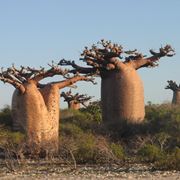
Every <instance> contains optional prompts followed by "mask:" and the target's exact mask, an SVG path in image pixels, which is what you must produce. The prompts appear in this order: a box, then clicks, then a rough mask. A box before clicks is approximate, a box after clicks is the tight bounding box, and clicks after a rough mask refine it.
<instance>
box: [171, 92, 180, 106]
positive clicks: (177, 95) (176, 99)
mask: <svg viewBox="0 0 180 180" xmlns="http://www.w3.org/2000/svg"><path fill="white" fill-rule="evenodd" d="M172 104H173V105H180V91H178V90H177V91H173V99H172Z"/></svg>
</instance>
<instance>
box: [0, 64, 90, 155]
mask: <svg viewBox="0 0 180 180" xmlns="http://www.w3.org/2000/svg"><path fill="white" fill-rule="evenodd" d="M49 66H50V68H49V69H47V70H45V68H40V69H35V68H30V67H23V66H21V67H20V68H19V69H17V68H16V67H15V66H14V65H13V66H12V67H10V68H8V69H7V70H5V71H4V70H2V72H1V73H0V80H1V81H3V82H4V83H9V84H11V85H13V86H14V87H15V89H16V90H15V92H14V94H13V98H12V117H13V122H14V126H15V128H18V129H19V130H23V131H24V132H25V133H26V135H27V145H28V147H29V149H30V152H31V153H40V152H42V150H43V151H44V152H46V153H57V152H58V148H59V117H60V114H59V108H60V107H59V103H60V102H59V101H60V96H59V90H60V89H62V88H64V87H67V86H70V85H72V84H74V83H76V82H77V81H91V82H93V79H92V77H91V76H90V77H89V75H80V74H78V73H75V74H74V75H73V76H70V75H69V71H68V70H63V69H62V68H61V67H60V66H59V65H55V64H54V63H52V64H51V65H49ZM55 75H60V76H61V77H63V78H62V80H60V81H56V82H50V83H47V84H40V81H41V80H43V79H45V78H48V77H53V76H55Z"/></svg>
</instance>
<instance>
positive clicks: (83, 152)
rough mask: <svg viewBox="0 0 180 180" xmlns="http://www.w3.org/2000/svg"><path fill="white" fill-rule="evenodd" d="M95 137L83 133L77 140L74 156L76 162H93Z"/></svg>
mask: <svg viewBox="0 0 180 180" xmlns="http://www.w3.org/2000/svg"><path fill="white" fill-rule="evenodd" d="M95 149H96V146H95V137H94V136H93V135H92V134H83V136H81V138H79V139H78V141H77V150H76V151H75V152H74V156H75V159H76V161H77V162H80V163H88V162H93V161H94V157H95Z"/></svg>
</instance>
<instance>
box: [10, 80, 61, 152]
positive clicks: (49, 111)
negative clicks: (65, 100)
mask: <svg viewBox="0 0 180 180" xmlns="http://www.w3.org/2000/svg"><path fill="white" fill-rule="evenodd" d="M25 87H26V91H25V93H24V94H19V93H18V91H15V92H14V95H13V101H12V116H13V122H14V123H13V124H14V128H16V129H17V130H21V131H25V132H26V135H27V142H28V146H29V147H30V148H32V149H33V151H37V153H38V151H40V150H45V151H46V152H47V153H57V151H58V147H59V89H58V88H57V87H56V86H51V85H49V86H47V87H45V88H43V89H41V90H39V89H38V88H37V86H36V85H35V84H33V83H28V84H26V86H25Z"/></svg>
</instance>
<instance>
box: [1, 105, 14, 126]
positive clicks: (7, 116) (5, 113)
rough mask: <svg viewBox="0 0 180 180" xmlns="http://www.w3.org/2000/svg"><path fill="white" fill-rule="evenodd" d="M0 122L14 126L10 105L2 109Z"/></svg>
mask: <svg viewBox="0 0 180 180" xmlns="http://www.w3.org/2000/svg"><path fill="white" fill-rule="evenodd" d="M0 124H4V125H6V126H12V118H11V109H10V107H9V106H8V105H7V106H5V107H4V108H3V109H1V110H0Z"/></svg>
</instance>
